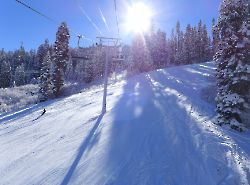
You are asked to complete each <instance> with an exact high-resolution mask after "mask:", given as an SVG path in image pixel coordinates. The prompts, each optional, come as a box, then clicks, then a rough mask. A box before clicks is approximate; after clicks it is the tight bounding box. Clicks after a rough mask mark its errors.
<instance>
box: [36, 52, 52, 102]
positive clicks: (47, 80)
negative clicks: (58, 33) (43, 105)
mask: <svg viewBox="0 0 250 185" xmlns="http://www.w3.org/2000/svg"><path fill="white" fill-rule="evenodd" d="M51 62H52V61H51V56H50V52H49V51H47V55H46V56H45V57H44V59H43V62H42V65H41V72H40V77H39V99H40V101H41V102H43V101H46V100H48V99H49V97H51V95H52V85H51V75H50V65H51Z"/></svg>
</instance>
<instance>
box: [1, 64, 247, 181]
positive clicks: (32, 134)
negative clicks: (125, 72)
mask: <svg viewBox="0 0 250 185" xmlns="http://www.w3.org/2000/svg"><path fill="white" fill-rule="evenodd" d="M214 72H215V68H214V65H213V63H204V64H196V65H189V66H182V67H174V68H169V69H164V70H158V71H153V72H150V73H147V74H141V75H138V76H135V77H133V78H130V79H128V80H127V81H123V82H118V83H116V84H111V85H109V86H108V98H107V103H108V104H107V113H106V114H104V115H102V114H100V110H101V102H102V93H103V91H102V87H96V88H94V89H91V90H89V91H86V92H83V93H81V94H76V95H73V96H71V97H68V98H64V99H58V100H54V101H49V102H46V103H42V104H39V105H36V106H33V107H30V108H27V109H25V110H23V111H19V112H18V113H16V114H15V113H14V114H10V115H5V116H4V117H2V118H1V117H0V122H1V124H0V184H1V185H31V184H32V185H33V184H35V185H44V184H46V185H47V184H48V185H68V184H79V185H241V184H244V185H248V184H249V183H250V158H249V157H250V133H249V131H246V132H244V133H237V132H234V131H232V130H230V129H226V128H221V127H217V126H216V125H214V124H212V122H211V119H212V118H213V116H214V115H215V112H214V109H215V105H214V104H209V103H208V102H207V101H205V100H204V98H201V97H203V96H202V95H201V94H202V93H201V92H203V93H204V89H207V90H209V89H210V86H211V85H214V83H215V81H214ZM43 108H46V110H47V112H46V113H45V114H44V115H43V116H42V117H40V118H39V119H38V120H36V121H32V120H34V119H35V118H37V117H38V116H39V115H40V114H41V113H42V110H43Z"/></svg>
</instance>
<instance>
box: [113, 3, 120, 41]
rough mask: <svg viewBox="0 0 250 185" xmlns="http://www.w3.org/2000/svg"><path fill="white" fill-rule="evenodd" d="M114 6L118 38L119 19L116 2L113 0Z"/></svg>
mask: <svg viewBox="0 0 250 185" xmlns="http://www.w3.org/2000/svg"><path fill="white" fill-rule="evenodd" d="M114 8H115V17H116V26H117V33H118V38H119V39H120V28H119V20H118V14H117V3H116V0H114Z"/></svg>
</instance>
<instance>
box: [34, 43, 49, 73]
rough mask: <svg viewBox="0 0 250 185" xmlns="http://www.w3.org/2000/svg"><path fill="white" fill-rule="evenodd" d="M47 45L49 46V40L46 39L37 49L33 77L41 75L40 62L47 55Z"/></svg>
mask: <svg viewBox="0 0 250 185" xmlns="http://www.w3.org/2000/svg"><path fill="white" fill-rule="evenodd" d="M49 47H50V46H49V40H48V39H46V40H45V42H44V43H43V44H41V45H40V46H39V47H38V49H37V54H36V63H35V66H34V69H35V71H36V73H35V74H34V76H35V78H38V77H39V76H41V74H40V72H41V68H42V63H43V60H44V58H45V57H46V55H47V52H48V51H49Z"/></svg>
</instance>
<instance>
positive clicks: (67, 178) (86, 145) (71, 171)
mask: <svg viewBox="0 0 250 185" xmlns="http://www.w3.org/2000/svg"><path fill="white" fill-rule="evenodd" d="M103 116H104V114H103V113H102V114H100V116H99V117H98V119H97V121H96V122H95V124H94V126H93V127H92V129H91V130H90V132H89V134H88V135H87V137H86V138H84V140H83V141H82V143H81V145H80V147H79V148H78V151H77V154H76V157H75V159H74V161H73V162H72V164H71V166H70V168H69V170H68V171H67V174H66V175H65V176H64V178H63V181H62V182H61V185H67V184H69V182H70V180H71V178H72V176H73V174H74V172H75V170H76V167H77V165H78V163H79V162H80V160H81V158H82V156H83V154H84V153H85V152H86V151H87V150H88V149H89V147H90V145H91V143H92V142H93V140H95V137H96V135H95V132H96V130H97V128H98V127H99V125H100V123H101V121H102V118H103Z"/></svg>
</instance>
